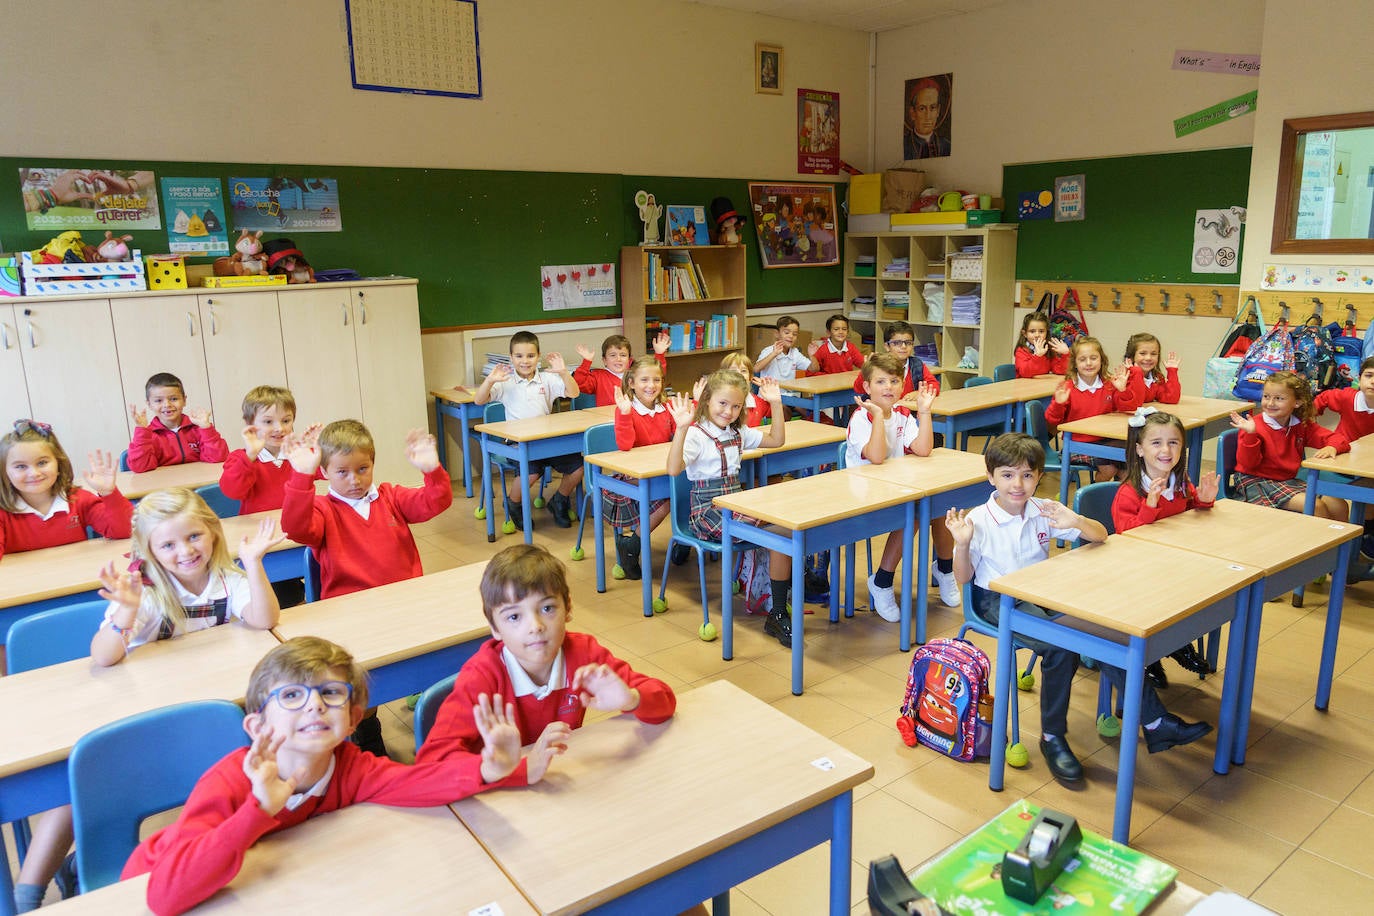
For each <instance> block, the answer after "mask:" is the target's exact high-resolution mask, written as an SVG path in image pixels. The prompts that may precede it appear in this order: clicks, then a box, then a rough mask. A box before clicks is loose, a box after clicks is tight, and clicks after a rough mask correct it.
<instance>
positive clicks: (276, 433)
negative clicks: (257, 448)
mask: <svg viewBox="0 0 1374 916" xmlns="http://www.w3.org/2000/svg"><path fill="white" fill-rule="evenodd" d="M295 428H296V415H295V414H294V413H292V412H291V410H290V409H289V408H287V407H282V406H281V405H278V404H273V405H272V406H271V407H259V408H258V412H257V414H255V415H254V417H253V432H255V433H257V436H258V438H259V439H261V440H262V441H263V442H265V443H266V444H267V447H268V449H270V450H271V451H272V453H273V454H279V453H280V452H281V447H282V445H283V444H284V443H285V442H286V437H287V436H289V435H291V433H292V431H293V430H294V429H295Z"/></svg>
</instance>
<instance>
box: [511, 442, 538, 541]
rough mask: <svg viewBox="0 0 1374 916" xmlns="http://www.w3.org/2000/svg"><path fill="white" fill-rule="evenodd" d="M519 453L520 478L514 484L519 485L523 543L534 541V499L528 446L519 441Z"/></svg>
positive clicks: (526, 443)
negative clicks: (531, 495) (523, 528)
mask: <svg viewBox="0 0 1374 916" xmlns="http://www.w3.org/2000/svg"><path fill="white" fill-rule="evenodd" d="M517 451H518V452H519V455H520V479H519V480H517V481H516V483H515V485H516V486H518V487H520V506H521V508H522V509H524V510H525V511H524V512H521V513H520V514H521V516H523V518H521V521H522V522H524V523H525V543H526V544H533V543H534V500H533V499H530V446H529V443H528V442H521V443H520V445H519V446H518V448H517ZM541 482H542V481H541Z"/></svg>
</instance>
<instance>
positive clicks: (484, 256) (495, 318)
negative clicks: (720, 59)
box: [0, 157, 840, 328]
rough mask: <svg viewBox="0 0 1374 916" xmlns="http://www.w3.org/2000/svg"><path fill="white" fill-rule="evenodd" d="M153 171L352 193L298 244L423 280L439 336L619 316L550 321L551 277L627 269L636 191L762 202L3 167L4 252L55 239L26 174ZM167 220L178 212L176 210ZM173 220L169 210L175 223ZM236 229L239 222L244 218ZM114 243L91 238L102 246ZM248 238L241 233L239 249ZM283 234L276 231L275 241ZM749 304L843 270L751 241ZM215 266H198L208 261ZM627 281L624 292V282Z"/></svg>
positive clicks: (158, 233) (354, 170)
mask: <svg viewBox="0 0 1374 916" xmlns="http://www.w3.org/2000/svg"><path fill="white" fill-rule="evenodd" d="M43 166H48V167H60V166H71V167H81V168H103V169H136V168H137V169H151V170H152V171H153V172H155V173H156V175H157V177H158V178H159V180H160V179H161V178H163V177H172V178H198V177H208V178H220V179H223V180H224V181H225V191H226V204H227V203H228V200H227V190H228V179H229V178H232V177H261V176H283V177H293V178H309V177H318V178H334V179H337V180H338V182H339V210H340V214H341V216H342V218H343V231H342V232H302V233H282V234H290V235H291V237H292V238H293V240H294V241H295V242H296V244H297V246H298V247H299V248H300V249H301V250H302V251H303V252H304V253H305V255H306V257H307V258H308V259H309V260H310V263H311V264H312V265H313V266H314V267H315V268H316V269H317V270H319V269H323V268H329V267H352V268H354V269H355V270H357V271H358V272H360V273H362V274H363V275H365V276H367V275H382V274H400V275H404V276H411V277H416V278H418V279H419V281H420V284H419V297H420V322H421V325H422V326H423V327H426V328H445V327H469V326H473V325H484V324H509V323H517V322H535V321H540V320H548V319H564V318H576V317H585V316H590V315H598V314H605V312H604V311H598V310H595V309H584V310H572V311H558V312H545V311H543V309H542V305H541V301H540V297H539V268H540V266H542V265H546V264H581V263H591V262H596V261H607V262H611V263H618V261H619V256H620V248H621V246H622V245H633V244H636V243H637V242H638V241H639V238H640V234H641V224H640V223H639V219H638V214H637V213H636V210H635V207H634V204H633V202H632V201H633V197H634V192H635V191H636V190H638V189H640V188H644V189H646V190H648V191H650V192H652V193H653V194H655V196H656V198H657V200H658V201H659V202H660V203H672V204H700V205H702V206H705V205H706V204H707V203H709V202H710V200H711V198H712V197H715V196H718V195H721V196H726V197H729V198H730V199H731V200H733V201H734V202H735V203H736V205H738V206H740V207H744V206H746V205H747V204H748V196H747V193H746V190H747V189H746V182H745V181H744V180H743V179H726V178H721V179H709V178H671V177H649V176H627V175H619V174H609V173H582V172H504V171H479V170H470V169H413V168H411V169H401V168H364V167H357V166H348V167H346V166H332V165H309V166H303V165H280V164H271V163H254V164H247V163H228V162H162V161H149V160H136V161H131V160H103V159H102V160H95V159H81V158H68V159H41V158H22V159H21V158H13V157H11V158H0V189H3V187H4V186H5V184H7V183H9V182H12V184H9V187H11V188H12V189H13V190H12V191H11V192H9V193H5V192H4V191H3V190H0V243H2V244H3V246H4V250H7V251H21V250H24V249H34V248H38V247H39V246H41V245H43V244H44V243H45V242H47V240H48V239H49V238H50V237H51V236H52V235H53V233H52V232H31V231H29V230H28V229H27V228H26V225H25V220H24V210H23V202H22V198H21V195H20V193H19V169H20V168H24V167H29V168H33V167H43ZM163 209H164V211H165V209H166V208H165V206H164V208H163ZM166 219H167V214H166V213H165V212H164V213H163V220H164V225H165V221H166ZM230 222H231V227H232V215H231V216H230ZM129 234H130V235H132V236H133V237H134V240H133V242H132V243H131V246H132V247H136V248H140V249H142V250H143V252H144V253H145V254H156V253H160V252H164V251H166V249H167V235H166V231H165V228H164V229H162V230H155V231H133V232H129ZM102 235H103V233H98V232H96V233H91V232H88V233H86V239H85V240H86V242H87V243H90V244H95V242H97V241H98V240H99V238H100V236H102ZM236 235H237V233H231V240H232V238H233V237H234V236H236ZM275 235H277V234H276V233H271V232H269V233H267V235H266V237H267V238H272V237H274V236H275ZM748 244H749V247H750V257H749V259H748V263H749V269H750V274H749V278H748V289H749V302H750V303H751V304H768V303H776V302H796V301H808V300H820V299H838V298H840V268H838V267H835V268H807V269H804V270H798V269H793V270H770V271H766V272H765V271H763V270H761V269H760V267H759V263H758V258H757V253H756V252H754V251H753V247H754V246H753V243H752V241H750V242H749V243H748ZM204 260H208V259H192V261H193V263H194V262H195V261H204ZM622 282H623V281H622Z"/></svg>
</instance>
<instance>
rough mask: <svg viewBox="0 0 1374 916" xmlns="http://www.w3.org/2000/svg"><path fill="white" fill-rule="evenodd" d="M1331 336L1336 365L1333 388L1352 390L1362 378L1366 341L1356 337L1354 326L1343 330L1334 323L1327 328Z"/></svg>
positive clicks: (1332, 377) (1333, 371) (1332, 382)
mask: <svg viewBox="0 0 1374 916" xmlns="http://www.w3.org/2000/svg"><path fill="white" fill-rule="evenodd" d="M1326 330H1327V332H1328V333H1329V334H1330V335H1331V350H1332V352H1333V354H1334V355H1335V360H1336V361H1335V365H1334V366H1333V368H1332V372H1331V384H1330V386H1329V387H1331V388H1350V387H1351V386H1353V385H1354V384H1355V383H1356V382H1357V381H1359V378H1360V363H1361V362H1363V361H1364V341H1362V340H1360V338H1359V337H1357V336H1356V335H1355V329H1354V326H1353V324H1352V325H1351V327H1349V328H1347V329H1345V330H1344V331H1343V330H1342V328H1341V326H1340V325H1338V324H1336V323H1335V322H1332V323H1331V324H1329V325H1327V326H1326Z"/></svg>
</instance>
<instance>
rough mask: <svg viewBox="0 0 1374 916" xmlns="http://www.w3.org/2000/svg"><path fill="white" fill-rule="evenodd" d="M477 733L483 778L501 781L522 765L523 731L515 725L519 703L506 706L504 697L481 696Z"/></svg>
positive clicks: (475, 718) (475, 715)
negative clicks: (516, 709)
mask: <svg viewBox="0 0 1374 916" xmlns="http://www.w3.org/2000/svg"><path fill="white" fill-rule="evenodd" d="M472 718H473V721H474V723H475V724H476V725H477V734H478V736H479V737H481V739H482V779H483V780H484V781H485V782H499V781H500V780H502V779H505V778H506V777H507V776H509V775H510V774H511V773H512V772H513V771H514V770H515V768H516V767H517V766H519V765H520V728H519V727H518V726H517V725H516V724H515V704H514V703H506V704H504V705H503V704H502V702H501V694H499V693H498V694H496V695H495V696H494V697H489V696H487V695H486V694H485V693H482V694H478V695H477V705H476V706H473V707H472Z"/></svg>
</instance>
